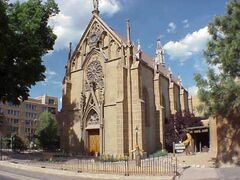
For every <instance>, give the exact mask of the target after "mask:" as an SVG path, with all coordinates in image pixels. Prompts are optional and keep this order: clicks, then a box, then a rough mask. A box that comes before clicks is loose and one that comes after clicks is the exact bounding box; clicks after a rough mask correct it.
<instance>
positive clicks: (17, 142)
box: [12, 135, 27, 151]
mask: <svg viewBox="0 0 240 180" xmlns="http://www.w3.org/2000/svg"><path fill="white" fill-rule="evenodd" d="M12 149H13V151H23V150H25V149H27V146H26V143H25V142H24V141H23V139H22V138H21V137H19V136H17V135H15V136H13V137H12Z"/></svg>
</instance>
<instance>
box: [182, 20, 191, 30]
mask: <svg viewBox="0 0 240 180" xmlns="http://www.w3.org/2000/svg"><path fill="white" fill-rule="evenodd" d="M182 23H183V28H185V29H187V28H189V26H190V25H189V22H188V20H187V19H185V20H183V21H182Z"/></svg>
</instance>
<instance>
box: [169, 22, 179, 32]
mask: <svg viewBox="0 0 240 180" xmlns="http://www.w3.org/2000/svg"><path fill="white" fill-rule="evenodd" d="M176 28H177V26H176V24H174V23H173V22H170V23H169V24H168V28H167V32H168V33H173V32H175V30H176Z"/></svg>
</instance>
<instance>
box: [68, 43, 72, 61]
mask: <svg viewBox="0 0 240 180" xmlns="http://www.w3.org/2000/svg"><path fill="white" fill-rule="evenodd" d="M71 57H72V42H70V43H69V53H68V60H69V59H70V58H71Z"/></svg>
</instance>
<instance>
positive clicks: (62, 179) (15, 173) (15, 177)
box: [0, 166, 93, 180]
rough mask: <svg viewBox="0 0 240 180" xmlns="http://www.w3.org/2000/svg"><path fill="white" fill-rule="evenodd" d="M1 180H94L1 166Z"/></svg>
mask: <svg viewBox="0 0 240 180" xmlns="http://www.w3.org/2000/svg"><path fill="white" fill-rule="evenodd" d="M0 179H1V180H55V179H57V180H66V179H68V180H93V179H91V178H82V177H70V176H62V175H61V176H60V175H53V174H47V173H42V172H32V171H31V172H30V171H27V170H22V169H16V168H9V167H4V166H0Z"/></svg>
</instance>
